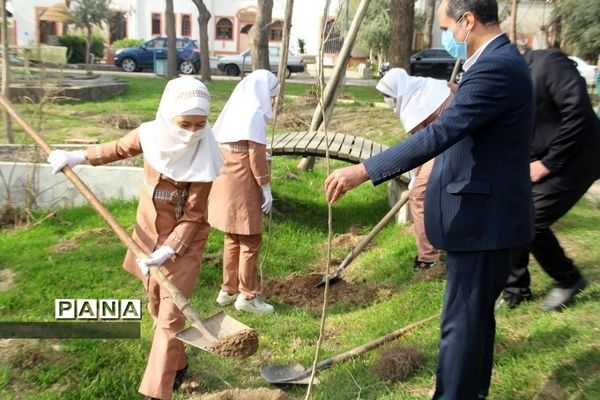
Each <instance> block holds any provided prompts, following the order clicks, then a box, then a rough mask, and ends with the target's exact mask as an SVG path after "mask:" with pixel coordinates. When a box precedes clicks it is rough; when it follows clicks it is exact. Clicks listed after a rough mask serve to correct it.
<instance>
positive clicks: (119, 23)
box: [110, 11, 127, 43]
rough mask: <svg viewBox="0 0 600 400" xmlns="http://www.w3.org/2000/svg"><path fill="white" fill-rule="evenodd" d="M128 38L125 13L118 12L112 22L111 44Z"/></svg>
mask: <svg viewBox="0 0 600 400" xmlns="http://www.w3.org/2000/svg"><path fill="white" fill-rule="evenodd" d="M125 37H127V20H126V19H125V13H123V12H120V11H116V12H115V13H114V14H113V17H112V19H111V20H110V43H112V42H114V41H117V40H119V39H123V38H125Z"/></svg>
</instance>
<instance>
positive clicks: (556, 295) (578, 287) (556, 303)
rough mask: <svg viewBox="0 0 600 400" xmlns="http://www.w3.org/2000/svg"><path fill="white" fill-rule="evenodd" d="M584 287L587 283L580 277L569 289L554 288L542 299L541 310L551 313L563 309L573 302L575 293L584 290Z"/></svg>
mask: <svg viewBox="0 0 600 400" xmlns="http://www.w3.org/2000/svg"><path fill="white" fill-rule="evenodd" d="M586 286H587V281H586V280H585V278H584V277H581V279H579V280H578V281H577V283H575V284H574V285H573V286H571V287H567V288H561V287H554V288H553V289H552V290H551V291H550V293H548V294H547V295H546V297H545V298H544V303H543V304H542V309H543V310H544V311H552V310H560V309H563V308H565V307H566V306H567V305H569V304H570V303H571V302H572V301H573V299H574V298H575V296H576V295H577V293H579V292H581V291H582V290H583V289H585V287H586Z"/></svg>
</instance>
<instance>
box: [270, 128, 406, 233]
mask: <svg viewBox="0 0 600 400" xmlns="http://www.w3.org/2000/svg"><path fill="white" fill-rule="evenodd" d="M327 137H328V140H325V134H324V133H323V132H307V131H300V132H289V133H285V134H282V135H277V136H275V137H274V138H273V139H272V140H271V139H270V138H269V139H268V140H267V151H269V152H270V153H271V154H272V155H274V156H302V157H306V156H314V157H325V156H326V151H327V147H329V157H330V158H332V159H336V160H341V161H346V162H349V163H352V164H358V163H360V162H362V161H364V160H366V159H367V158H370V157H372V156H374V155H375V154H377V153H380V152H382V151H383V150H385V149H387V148H388V146H386V145H384V144H381V143H377V142H374V141H372V140H370V139H365V138H363V137H360V136H354V135H350V134H347V133H339V132H328V133H327ZM328 142H329V143H328ZM410 178H411V174H410V173H405V174H402V175H400V176H398V177H397V178H395V179H392V180H391V181H390V184H389V185H388V202H389V203H390V207H391V206H392V205H394V204H395V203H396V202H397V201H398V199H400V196H401V195H402V193H403V192H404V191H406V190H408V182H410ZM409 220H410V218H409V213H408V206H404V207H402V209H401V210H400V212H399V213H398V214H397V216H396V221H397V222H398V223H405V222H407V221H409Z"/></svg>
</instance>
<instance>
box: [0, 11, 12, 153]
mask: <svg viewBox="0 0 600 400" xmlns="http://www.w3.org/2000/svg"><path fill="white" fill-rule="evenodd" d="M0 6H1V7H2V8H1V9H0V13H1V14H2V15H1V18H2V54H3V55H4V57H3V58H2V95H3V96H5V97H6V98H7V99H8V98H10V56H9V54H8V18H7V17H6V0H1V1H0ZM4 129H5V130H6V140H7V141H8V143H14V142H15V138H14V136H13V131H12V119H11V118H10V115H9V114H8V112H6V110H5V111H4Z"/></svg>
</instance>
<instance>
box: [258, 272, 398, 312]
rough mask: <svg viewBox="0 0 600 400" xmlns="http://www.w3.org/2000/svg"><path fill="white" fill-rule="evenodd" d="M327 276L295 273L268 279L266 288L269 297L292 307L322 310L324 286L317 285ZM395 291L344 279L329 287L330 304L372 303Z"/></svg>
mask: <svg viewBox="0 0 600 400" xmlns="http://www.w3.org/2000/svg"><path fill="white" fill-rule="evenodd" d="M322 279H323V275H322V274H318V273H311V274H308V275H301V274H298V273H293V274H291V275H289V276H288V277H286V278H284V279H279V280H277V279H270V280H266V281H265V284H264V288H263V292H264V295H265V296H266V297H267V298H276V299H278V300H279V301H281V302H282V303H285V304H289V305H292V306H298V307H306V308H309V309H311V310H314V311H317V310H320V309H321V307H322V305H323V290H324V287H318V288H317V287H315V285H316V284H317V283H319V282H321V280H322ZM390 293H391V291H390V290H389V287H387V286H384V285H370V284H363V283H361V284H357V283H353V282H348V281H345V280H343V279H342V280H340V281H338V282H337V283H335V284H332V285H330V286H329V294H328V301H329V304H333V303H338V302H343V303H346V304H348V303H350V304H355V305H359V306H361V305H365V304H369V303H371V302H373V301H375V300H378V299H382V298H384V297H387V296H389V295H390Z"/></svg>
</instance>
